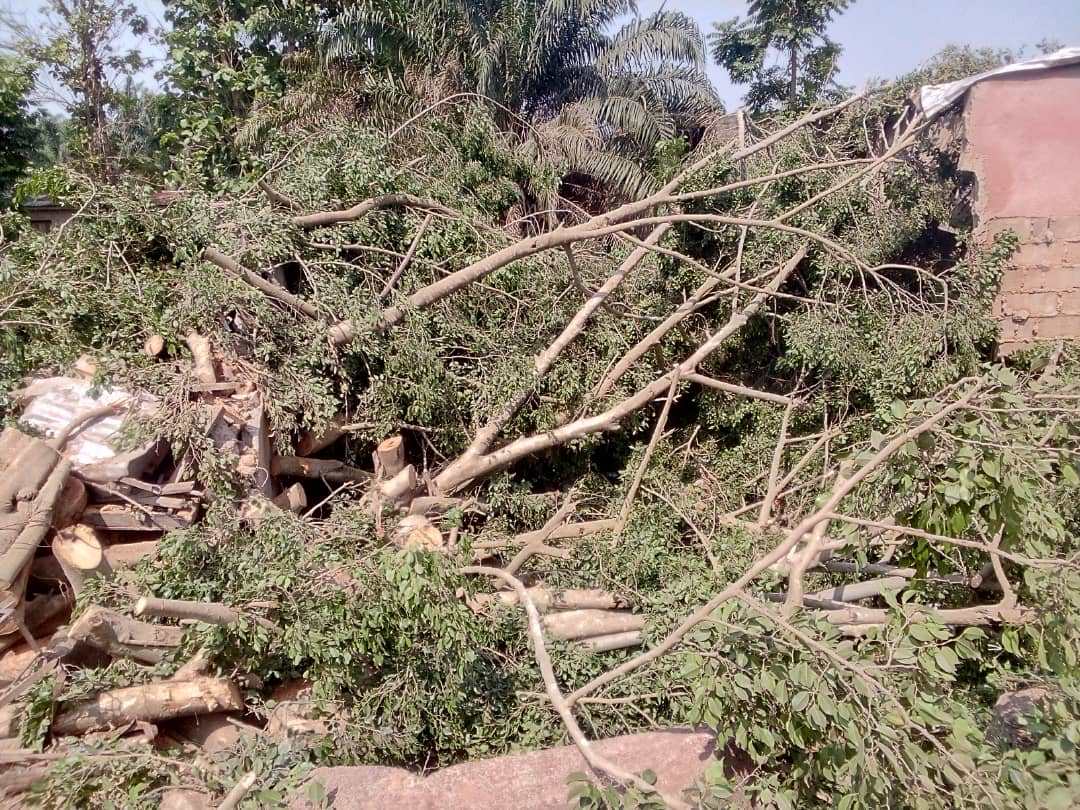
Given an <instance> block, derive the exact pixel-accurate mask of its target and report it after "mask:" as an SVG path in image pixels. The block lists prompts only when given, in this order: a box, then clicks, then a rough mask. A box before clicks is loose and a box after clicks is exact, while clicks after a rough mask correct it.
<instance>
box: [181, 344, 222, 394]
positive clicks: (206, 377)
mask: <svg viewBox="0 0 1080 810" xmlns="http://www.w3.org/2000/svg"><path fill="white" fill-rule="evenodd" d="M184 341H185V342H186V343H187V345H188V348H189V349H190V350H191V359H192V361H193V363H194V371H195V379H197V380H198V381H199V382H200V383H203V384H204V385H213V384H214V383H216V382H217V372H216V371H214V356H213V354H212V353H211V352H210V341H209V339H207V338H205V337H203V336H202V335H200V334H199V333H198V332H189V333H188V334H187V337H186V338H184Z"/></svg>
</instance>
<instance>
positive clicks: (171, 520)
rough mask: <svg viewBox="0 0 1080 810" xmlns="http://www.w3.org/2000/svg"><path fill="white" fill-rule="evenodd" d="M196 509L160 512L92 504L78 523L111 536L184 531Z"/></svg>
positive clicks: (125, 506)
mask: <svg viewBox="0 0 1080 810" xmlns="http://www.w3.org/2000/svg"><path fill="white" fill-rule="evenodd" d="M195 515H196V507H195V506H193V505H191V506H188V507H186V508H184V509H177V510H171V511H161V510H158V509H153V508H150V507H144V506H142V505H141V504H130V505H129V504H124V505H121V504H110V503H106V504H93V505H91V506H88V507H86V509H85V510H84V511H83V515H82V522H83V523H85V524H86V525H88V526H92V527H93V528H95V529H107V530H109V531H114V532H146V531H163V532H168V531H172V530H173V529H186V528H188V527H189V526H190V525H191V524H192V523H193V522H194V521H195Z"/></svg>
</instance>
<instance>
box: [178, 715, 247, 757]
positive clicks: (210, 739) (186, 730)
mask: <svg viewBox="0 0 1080 810" xmlns="http://www.w3.org/2000/svg"><path fill="white" fill-rule="evenodd" d="M169 730H170V731H175V732H176V733H177V734H179V735H180V736H181V737H183V738H184V739H185V740H186V741H188V742H190V743H191V744H192V745H196V746H198V747H199V748H201V749H202V750H203V751H204V752H205V753H207V754H219V753H221V752H222V751H231V750H233V749H234V748H236V746H237V745H238V744H239V743H240V742H241V740H243V739H244V738H245V737H247V738H249V739H250V738H253V737H255V735H256V734H258V733H259V731H260V729H257V728H255V727H254V726H249V725H248V724H246V723H244V722H241V721H240V720H238V719H236V718H235V717H232V716H230V715H228V714H207V715H195V716H192V717H181V718H179V719H177V720H175V721H173V722H172V723H171V724H170V725H169Z"/></svg>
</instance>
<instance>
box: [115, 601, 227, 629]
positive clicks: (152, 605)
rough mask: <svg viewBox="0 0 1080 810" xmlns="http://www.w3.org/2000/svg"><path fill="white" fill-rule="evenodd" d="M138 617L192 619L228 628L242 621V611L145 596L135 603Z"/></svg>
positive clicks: (209, 604) (214, 605) (216, 604)
mask: <svg viewBox="0 0 1080 810" xmlns="http://www.w3.org/2000/svg"><path fill="white" fill-rule="evenodd" d="M134 612H135V615H136V616H165V617H168V618H172V619H192V620H194V621H198V622H206V623H207V624H220V625H223V626H228V625H230V624H233V623H235V622H237V621H239V619H240V615H241V614H240V611H239V610H237V609H236V608H231V607H229V606H228V605H222V604H218V603H215V602H190V601H187V600H184V599H157V598H155V597H152V596H144V597H142V598H140V599H139V601H138V602H136V603H135V611H134Z"/></svg>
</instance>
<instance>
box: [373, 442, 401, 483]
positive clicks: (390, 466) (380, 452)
mask: <svg viewBox="0 0 1080 810" xmlns="http://www.w3.org/2000/svg"><path fill="white" fill-rule="evenodd" d="M403 469H405V440H404V439H402V438H401V435H400V434H398V435H394V436H390V437H389V438H386V439H383V440H382V441H381V442H379V446H378V447H376V448H375V470H376V472H378V471H379V470H381V471H382V477H383V478H393V477H394V476H395V475H397V474H398V473H399V472H401V471H402V470H403Z"/></svg>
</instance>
